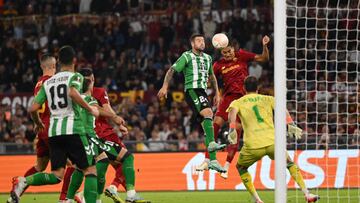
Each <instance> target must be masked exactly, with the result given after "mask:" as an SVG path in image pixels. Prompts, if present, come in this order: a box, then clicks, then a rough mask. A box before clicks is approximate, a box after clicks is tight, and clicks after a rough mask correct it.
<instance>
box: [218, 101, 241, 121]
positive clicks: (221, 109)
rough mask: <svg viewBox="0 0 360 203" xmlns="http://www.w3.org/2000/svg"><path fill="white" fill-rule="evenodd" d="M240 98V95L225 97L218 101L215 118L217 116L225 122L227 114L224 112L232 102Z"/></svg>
mask: <svg viewBox="0 0 360 203" xmlns="http://www.w3.org/2000/svg"><path fill="white" fill-rule="evenodd" d="M242 96H243V95H242V94H228V95H225V96H224V97H223V98H222V99H221V101H220V104H219V108H218V109H217V111H216V113H215V116H219V117H221V118H222V119H224V121H227V120H228V113H227V112H226V109H227V108H228V107H229V106H230V104H231V102H232V101H234V100H236V99H239V98H240V97H242ZM237 120H239V119H238V118H237Z"/></svg>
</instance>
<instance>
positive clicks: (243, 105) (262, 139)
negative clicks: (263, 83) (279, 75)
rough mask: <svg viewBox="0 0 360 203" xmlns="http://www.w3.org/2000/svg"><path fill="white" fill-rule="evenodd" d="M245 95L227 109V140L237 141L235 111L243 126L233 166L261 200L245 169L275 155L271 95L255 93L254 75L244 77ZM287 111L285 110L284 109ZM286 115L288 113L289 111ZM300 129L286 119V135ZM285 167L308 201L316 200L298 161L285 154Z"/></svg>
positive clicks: (247, 186) (251, 192)
mask: <svg viewBox="0 0 360 203" xmlns="http://www.w3.org/2000/svg"><path fill="white" fill-rule="evenodd" d="M244 88H245V91H246V95H245V96H243V97H241V98H240V99H237V100H234V101H233V102H232V103H231V104H230V106H229V108H228V109H227V112H229V114H228V118H229V122H230V129H229V135H228V140H229V142H230V143H236V142H237V134H236V127H235V126H236V116H237V115H238V116H239V118H240V120H241V124H242V126H243V129H244V145H243V147H242V148H241V151H240V155H239V159H238V162H237V164H236V168H237V169H238V171H239V174H240V176H241V180H242V181H243V183H244V185H245V187H246V189H247V190H248V191H249V192H250V194H251V195H252V197H253V198H254V200H255V202H256V203H263V201H262V200H261V199H260V197H259V195H258V194H257V192H256V189H255V187H254V185H253V182H252V179H251V176H250V174H249V173H248V171H247V169H248V168H249V167H250V166H251V165H252V164H253V163H255V162H256V161H258V160H260V159H261V158H262V157H264V156H265V155H268V156H269V157H270V159H272V160H273V159H274V144H275V143H274V139H275V130H274V122H273V116H274V115H273V110H274V97H272V96H265V95H261V94H258V93H257V91H258V82H257V79H256V78H255V77H252V76H249V77H247V78H246V79H245V82H244ZM287 114H288V113H287ZM288 117H290V115H289V114H288ZM301 134H302V130H301V129H300V128H298V127H297V126H296V125H295V124H294V123H293V122H291V123H288V136H291V137H295V138H296V139H299V138H301ZM287 168H288V170H289V172H290V174H291V176H292V177H293V178H294V180H295V181H296V183H297V184H298V185H299V186H300V188H301V190H302V191H303V192H304V195H305V200H306V201H307V202H316V201H317V200H318V199H319V196H318V195H314V194H311V193H310V192H309V191H308V189H307V188H306V186H305V183H304V180H303V177H302V175H301V173H300V170H299V169H298V167H297V165H296V164H295V163H294V162H293V161H292V160H291V159H290V157H289V155H287Z"/></svg>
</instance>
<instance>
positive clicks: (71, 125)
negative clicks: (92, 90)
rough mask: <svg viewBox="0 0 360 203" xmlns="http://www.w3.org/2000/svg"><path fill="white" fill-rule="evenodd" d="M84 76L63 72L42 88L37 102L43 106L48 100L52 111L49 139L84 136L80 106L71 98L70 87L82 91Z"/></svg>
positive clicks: (37, 96)
mask: <svg viewBox="0 0 360 203" xmlns="http://www.w3.org/2000/svg"><path fill="white" fill-rule="evenodd" d="M82 83H83V76H82V75H81V74H80V73H73V72H68V71H63V72H59V73H57V74H55V75H54V76H52V77H51V78H49V79H48V80H46V82H45V83H44V84H43V86H42V87H41V89H40V91H39V92H38V94H37V95H36V97H35V99H34V100H35V102H36V103H38V104H43V103H44V102H45V101H46V100H47V101H48V106H49V109H50V126H49V130H48V131H49V132H48V134H49V137H53V136H60V135H71V134H84V133H85V128H84V123H83V120H82V117H81V111H86V110H85V109H82V108H81V106H80V105H78V104H77V103H75V102H73V101H72V99H71V97H70V96H69V92H70V87H74V88H76V89H77V90H78V91H79V92H80V93H81V91H82Z"/></svg>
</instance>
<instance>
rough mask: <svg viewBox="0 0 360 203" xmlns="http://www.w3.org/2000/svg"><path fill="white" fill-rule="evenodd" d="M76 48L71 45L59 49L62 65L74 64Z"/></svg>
mask: <svg viewBox="0 0 360 203" xmlns="http://www.w3.org/2000/svg"><path fill="white" fill-rule="evenodd" d="M75 57H76V55H75V50H74V49H73V48H72V47H71V46H68V45H66V46H63V47H61V48H60V50H59V63H60V65H61V66H72V65H74V64H75V62H76V58H75Z"/></svg>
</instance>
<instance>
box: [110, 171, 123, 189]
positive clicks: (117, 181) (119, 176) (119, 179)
mask: <svg viewBox="0 0 360 203" xmlns="http://www.w3.org/2000/svg"><path fill="white" fill-rule="evenodd" d="M113 168H114V169H115V172H116V173H115V178H114V180H113V181H112V183H111V185H115V186H116V187H119V185H122V186H123V187H124V189H125V191H126V184H125V176H124V174H123V171H122V165H121V164H119V165H117V166H113Z"/></svg>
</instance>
